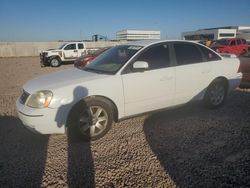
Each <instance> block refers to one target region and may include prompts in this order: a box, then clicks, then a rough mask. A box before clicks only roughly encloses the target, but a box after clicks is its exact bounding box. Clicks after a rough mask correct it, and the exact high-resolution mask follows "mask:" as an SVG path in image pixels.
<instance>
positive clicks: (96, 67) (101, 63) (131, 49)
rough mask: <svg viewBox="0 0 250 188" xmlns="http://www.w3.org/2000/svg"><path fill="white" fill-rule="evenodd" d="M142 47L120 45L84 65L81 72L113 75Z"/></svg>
mask: <svg viewBox="0 0 250 188" xmlns="http://www.w3.org/2000/svg"><path fill="white" fill-rule="evenodd" d="M141 48H142V46H131V45H121V46H116V47H113V48H111V49H109V50H107V51H105V52H103V53H102V54H100V55H99V56H97V58H96V59H94V60H93V61H92V62H91V63H90V64H88V65H86V66H85V67H84V68H83V70H86V71H92V72H97V73H104V74H105V73H106V74H115V73H116V72H117V71H118V70H119V69H120V68H121V67H122V66H123V65H124V64H125V63H126V62H127V61H128V60H129V59H130V58H131V57H132V56H133V55H134V54H135V53H136V52H138V51H139V50H140V49H141Z"/></svg>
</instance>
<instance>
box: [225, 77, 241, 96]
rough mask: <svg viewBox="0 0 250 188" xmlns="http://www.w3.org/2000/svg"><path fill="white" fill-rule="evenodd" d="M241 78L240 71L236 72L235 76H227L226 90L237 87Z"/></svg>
mask: <svg viewBox="0 0 250 188" xmlns="http://www.w3.org/2000/svg"><path fill="white" fill-rule="evenodd" d="M241 79H242V73H237V74H236V75H235V76H233V77H231V78H229V87H228V91H229V92H230V91H232V90H234V89H235V88H237V87H238V86H239V85H240V83H241Z"/></svg>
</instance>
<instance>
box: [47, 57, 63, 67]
mask: <svg viewBox="0 0 250 188" xmlns="http://www.w3.org/2000/svg"><path fill="white" fill-rule="evenodd" d="M60 65H61V60H60V58H58V57H52V58H51V59H50V66H51V67H59V66H60Z"/></svg>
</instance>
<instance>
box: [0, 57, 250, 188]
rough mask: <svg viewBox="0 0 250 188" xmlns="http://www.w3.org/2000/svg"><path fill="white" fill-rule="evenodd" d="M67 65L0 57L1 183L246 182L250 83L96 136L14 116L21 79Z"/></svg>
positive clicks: (138, 184)
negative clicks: (48, 128) (215, 105)
mask: <svg viewBox="0 0 250 188" xmlns="http://www.w3.org/2000/svg"><path fill="white" fill-rule="evenodd" d="M71 67H73V66H72V65H64V66H61V67H59V68H51V67H46V68H40V65H39V58H38V57H30V58H8V59H0V186H1V187H250V90H249V89H241V90H240V89H237V90H235V91H234V92H232V93H231V94H230V95H229V96H228V100H227V102H226V103H225V105H224V106H223V107H221V108H220V109H217V110H208V109H205V108H203V107H202V106H201V105H200V104H199V103H193V104H189V105H185V106H183V107H180V108H177V109H174V110H168V111H164V112H160V113H155V114H151V115H146V116H141V117H138V118H133V119H130V120H126V121H123V122H121V123H117V124H114V125H113V128H112V129H111V131H110V132H109V133H108V134H107V135H106V136H104V137H103V138H101V139H100V140H97V141H94V142H91V143H86V142H85V143H84V142H79V141H77V140H74V138H72V137H71V136H67V135H50V136H49V135H48V136H46V135H39V134H35V133H32V132H30V131H29V130H27V129H26V128H25V127H24V126H23V125H22V123H21V121H20V120H19V119H18V118H17V116H16V111H15V100H16V98H17V96H19V95H20V93H21V92H22V85H23V84H24V83H25V82H26V81H27V80H29V79H31V78H33V77H36V76H38V75H42V74H47V73H49V72H53V71H58V70H62V69H67V68H71Z"/></svg>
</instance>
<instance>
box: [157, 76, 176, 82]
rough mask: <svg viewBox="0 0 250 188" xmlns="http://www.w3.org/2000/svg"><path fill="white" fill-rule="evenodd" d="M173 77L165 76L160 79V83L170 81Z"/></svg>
mask: <svg viewBox="0 0 250 188" xmlns="http://www.w3.org/2000/svg"><path fill="white" fill-rule="evenodd" d="M172 79H173V77H172V76H167V77H163V78H161V79H160V81H168V80H172Z"/></svg>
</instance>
